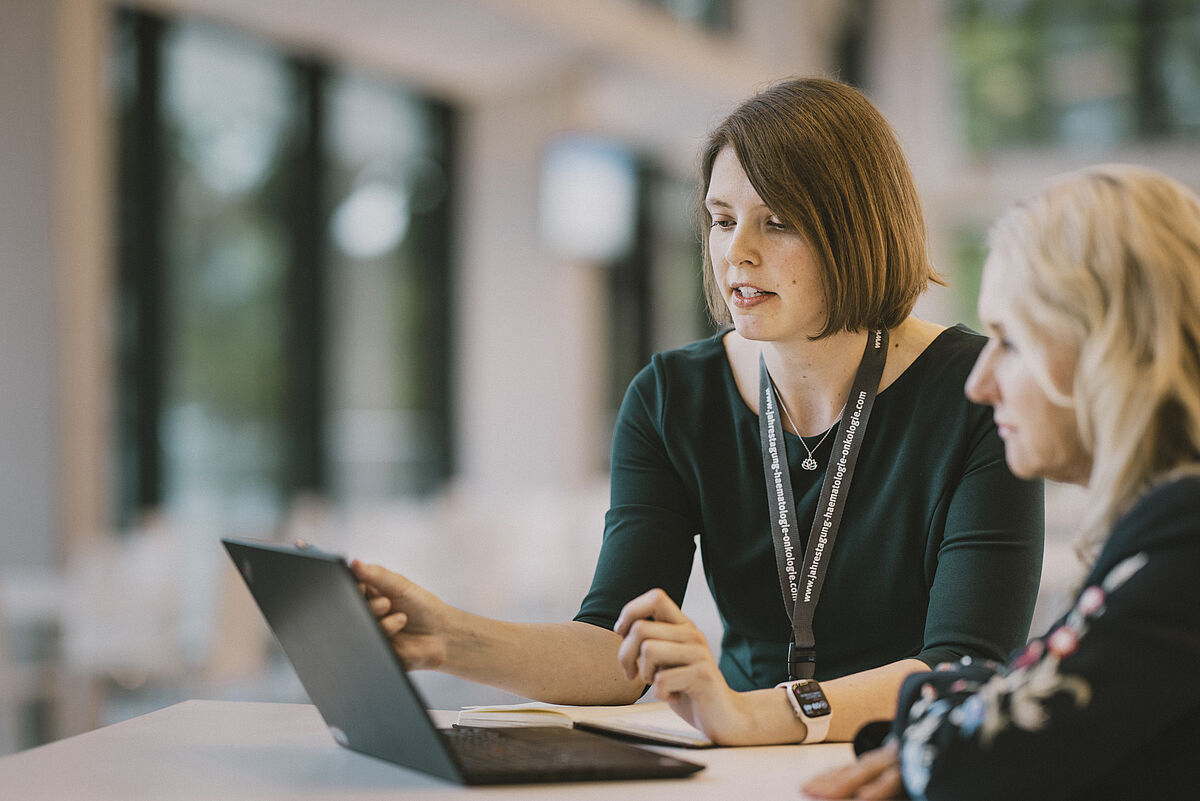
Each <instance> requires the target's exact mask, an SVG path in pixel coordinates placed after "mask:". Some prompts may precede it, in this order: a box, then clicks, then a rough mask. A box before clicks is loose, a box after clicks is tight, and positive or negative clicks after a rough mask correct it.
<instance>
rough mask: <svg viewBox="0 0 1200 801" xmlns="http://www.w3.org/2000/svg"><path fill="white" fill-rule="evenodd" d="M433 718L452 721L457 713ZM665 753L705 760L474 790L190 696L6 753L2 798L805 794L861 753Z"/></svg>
mask: <svg viewBox="0 0 1200 801" xmlns="http://www.w3.org/2000/svg"><path fill="white" fill-rule="evenodd" d="M433 714H434V718H435V720H436V721H437V722H438V725H443V726H445V725H450V724H451V723H453V721H454V718H455V714H456V713H453V712H434V713H433ZM657 750H661V751H664V752H666V753H671V754H676V755H678V756H680V757H682V758H684V759H689V760H692V761H694V762H700V763H702V764H704V765H706V766H707V767H706V769H705V770H702V771H700V772H699V773H697V774H695V775H694V776H692V777H690V778H686V779H665V780H663V779H659V780H653V781H641V782H630V781H618V782H593V783H581V784H570V785H564V784H541V785H516V786H506V787H474V788H466V787H461V786H459V785H456V784H452V783H449V782H446V781H442V780H441V779H436V778H433V777H431V776H426V775H425V774H422V773H418V772H416V771H412V770H408V769H406V768H402V767H399V766H397V765H393V764H391V763H389V762H384V761H382V760H378V759H374V758H372V757H368V756H363V755H361V754H358V753H355V752H353V751H349V750H347V749H345V748H342V747H340V746H338V745H337V744H335V743H334V741H333V738H332V737H331V736H330V735H329V732H328V730H327V729H326V728H325V724H324V721H322V719H321V716H320V714H319V713H318V712H317V710H316V708H315V707H313V706H310V705H308V704H276V703H248V702H232V701H185V702H183V703H181V704H176V705H174V706H169V707H167V708H165V709H160V710H158V711H157V712H152V713H150V714H148V715H142V716H141V717H137V718H134V719H132V720H127V721H125V722H123V723H117V724H114V725H112V726H106V727H104V728H102V729H97V730H96V731H92V732H88V733H86V734H81V735H78V736H75V737H69V738H66V739H64V740H59V741H58V742H54V743H50V744H48V745H43V746H40V747H37V748H31V749H29V750H27V751H22V752H20V753H17V754H11V755H9V756H6V757H3V758H0V798H6V799H7V798H13V799H17V798H19V799H21V801H39V800H40V799H55V800H56V801H60V800H61V799H68V798H71V799H114V801H115V800H116V799H120V801H141V799H165V798H170V799H173V801H188V799H214V798H235V799H239V801H242V799H261V800H262V801H270V800H272V799H289V801H298V800H299V799H323V800H324V801H340V800H341V799H347V800H349V799H353V800H354V801H358V800H359V799H383V798H388V799H392V798H395V797H396V796H397V794H402V795H403V796H404V797H405V798H413V799H423V798H430V799H453V798H467V797H472V798H474V797H477V796H488V797H492V796H495V797H504V798H523V799H524V798H562V797H564V790H566V789H567V788H569V792H570V797H571V799H572V801H588V800H589V799H613V798H623V799H628V798H630V797H649V796H650V793H651V792H653V793H654V796H653V797H654V798H655V800H656V801H672V799H687V801H702V800H703V799H720V800H721V801H729V800H730V799H736V798H745V797H750V796H753V797H756V798H772V799H789V798H797V799H803V798H805V795H804V794H803V793H801V792H800V785H801V783H802V782H803V781H804V780H805V779H806V778H808V777H810V776H813V775H815V774H817V773H819V772H821V771H822V770H824V769H826V768H828V767H832V766H835V765H840V764H843V763H845V762H847V761H849V760H850V759H851V757H852V752H851V748H850V746H849V745H848V744H845V743H826V744H821V745H803V746H801V745H784V746H763V747H754V748H710V749H702V750H697V749H684V748H658V749H657Z"/></svg>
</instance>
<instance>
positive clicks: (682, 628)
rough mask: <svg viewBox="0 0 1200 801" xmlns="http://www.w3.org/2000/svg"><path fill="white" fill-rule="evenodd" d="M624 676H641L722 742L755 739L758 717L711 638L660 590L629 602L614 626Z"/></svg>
mask: <svg viewBox="0 0 1200 801" xmlns="http://www.w3.org/2000/svg"><path fill="white" fill-rule="evenodd" d="M613 630H614V631H616V633H617V634H619V635H620V636H621V637H622V638H623V641H622V643H621V648H620V651H619V652H618V656H619V658H620V660H621V666H622V667H623V668H624V669H625V676H626V677H627V678H629V679H634V678H640V679H641V680H642V681H644V682H646V683H647V684H649V685H650V686H651V688H652V689H653V690H654V694H655V695H656V696H657V697H658V698H661V699H662V700H664V701H666V702H667V703H668V704H670V705H671V708H672V709H674V710H675V712H676V713H677V714H678V715H679V716H680V717H682V718H683V719H684V720H686V721H688V722H689V723H691V724H692V725H693V726H695V727H696V728H697V729H699V730H700V731H702V732H704V734H705V735H706V736H708V738H709V739H711V740H712V741H713V742H714V743H717V744H720V745H738V744H746V743H750V742H754V729H755V727H754V719H753V714H752V712H751V709H750V705H749V704H748V703H747V699H743V697H742V695H741V694H740V693H737V692H734V691H733V690H732V689H730V687H729V685H728V684H727V683H726V682H725V677H724V676H722V675H721V670H720V668H718V667H717V663H716V660H715V659H714V658H713V653H712V649H711V648H709V647H708V641H707V640H706V639H705V638H704V635H703V634H701V633H700V630H699V629H698V628H696V625H695V624H694V623H693V622H692V621H691V620H690V619H689V618H688V617H687V616H686V615H684V614H683V612H681V611H680V610H679V607H678V606H676V605H675V602H674V601H672V600H671V598H670V596H668V595H667V594H666V593H665V592H663V591H662V590H657V589H656V590H650V591H649V592H647V593H644V594H642V595H640V596H638V597H637V598H634V599H633V600H632V601H630V602H629V603H627V604H626V605H625V608H624V609H622V610H621V615H620V617H619V618H617V624H616V626H615V627H614V629H613Z"/></svg>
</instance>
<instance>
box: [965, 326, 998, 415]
mask: <svg viewBox="0 0 1200 801" xmlns="http://www.w3.org/2000/svg"><path fill="white" fill-rule="evenodd" d="M995 353H996V344H995V342H994V341H992V340H988V343H987V344H986V345H984V347H983V350H982V351H981V352H980V354H979V358H978V359H976V360H975V366H974V367H972V368H971V374H970V375H968V376H967V383H966V386H964V387H963V390H964V391H965V392H966V393H967V397H968V398H969V399H970V400H971V401H972V402H974V403H980V404H984V405H988V406H991V405H994V403H995V400H996V381H995V375H994V372H993V360H994V357H995Z"/></svg>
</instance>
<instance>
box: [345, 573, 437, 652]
mask: <svg viewBox="0 0 1200 801" xmlns="http://www.w3.org/2000/svg"><path fill="white" fill-rule="evenodd" d="M350 569H351V570H352V571H353V572H354V575H355V577H356V578H357V579H358V582H359V586H360V587H361V588H362V591H363V594H364V595H365V596H366V597H367V605H368V606H370V608H371V611H372V612H373V613H375V617H376V618H378V620H379V623H380V625H381V626H382V627H383V630H384V632H385V633H386V634H387V636H388V639H389V640H390V641H391V643H392V649H393V650H394V651H395V652H396V655H397V656H398V657H400V661H401V662H403V663H404V667H405V668H407V669H409V670H422V669H427V670H437V669H439V668H441V667H443V666H444V665H445V663H446V655H447V648H448V633H449V625H448V621H449V617H450V612H451V607H449V606H447V605H446V604H445V603H444V602H442V600H441V599H440V598H438V597H437V596H436V595H434V594H433V593H431V592H429V591H428V590H426V589H425V588H423V587H421V586H420V585H418V584H415V583H413V582H412V581H410V580H409V579H407V578H405V577H404V576H402V575H400V574H399V573H394V572H392V571H391V570H388V569H387V568H385V567H382V566H380V565H375V564H363V563H362V562H359V561H358V560H357V559H355V560H354V561H352V562H351V563H350Z"/></svg>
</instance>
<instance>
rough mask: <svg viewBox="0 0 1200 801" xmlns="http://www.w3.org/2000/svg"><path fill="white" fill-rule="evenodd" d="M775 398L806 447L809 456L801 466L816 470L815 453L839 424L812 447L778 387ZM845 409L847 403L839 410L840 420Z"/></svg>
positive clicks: (801, 442)
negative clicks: (793, 417) (794, 421)
mask: <svg viewBox="0 0 1200 801" xmlns="http://www.w3.org/2000/svg"><path fill="white" fill-rule="evenodd" d="M775 399H776V400H777V401H779V408H780V409H783V416H784V417H786V418H787V421H788V424H789V425H790V426H791V427H792V431H795V432H796V437H797V439H799V440H800V444H801V445H802V446H803V447H804V450H805V451H806V452H807V453H808V458H806V459H805V460H804V461H803V462H801V463H800V466H801V467H803V468H804V469H805V470H808V471H810V472H811V471H813V470H816V469H817V459H816V457H815V456H813V453H815V452H816V451H819V450H820V449H821V445H823V444H824V443H825V440H826V439H827V438H828V437H829V434H830V433H831V432H832V431H833V429H835V428H837V424H836V423H835V424H834V425H832V426H830V427H829V430H828V431H826V432H825V433H824V434H823V435H822V436H821V439H820V440H818V441H817V444H816V445H814V446H812V447H811V448H810V447H808V443H807V442H805V441H804V435H803V434H801V433H800V429H799V428H797V427H796V424H795V423H793V422H792V416H791V415H790V414H788V410H787V405H786V404H784V402H783V396H782V395H780V394H779V390H777V389H776V390H775ZM845 411H846V407H845V405H843V406H842V411H840V412H838V420H841V419H842V413H843V412H845Z"/></svg>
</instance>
